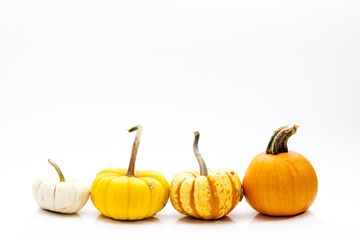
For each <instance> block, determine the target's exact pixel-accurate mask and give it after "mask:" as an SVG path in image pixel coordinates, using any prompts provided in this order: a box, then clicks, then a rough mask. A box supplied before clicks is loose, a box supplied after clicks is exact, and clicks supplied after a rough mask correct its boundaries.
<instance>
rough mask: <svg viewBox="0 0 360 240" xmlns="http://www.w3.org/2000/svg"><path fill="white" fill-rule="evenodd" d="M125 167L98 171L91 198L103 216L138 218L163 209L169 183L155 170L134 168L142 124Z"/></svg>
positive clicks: (120, 218)
mask: <svg viewBox="0 0 360 240" xmlns="http://www.w3.org/2000/svg"><path fill="white" fill-rule="evenodd" d="M136 130H137V133H136V136H135V141H134V144H133V149H132V153H131V158H130V164H129V168H128V169H122V168H107V169H105V170H102V171H101V172H99V173H98V174H97V175H96V177H95V180H94V182H93V184H92V186H91V190H90V191H91V201H92V202H93V204H94V205H95V207H96V208H97V209H98V210H99V211H100V212H101V213H102V214H103V215H105V216H107V217H110V218H113V219H117V220H140V219H144V218H148V217H151V216H153V215H154V214H156V213H157V212H159V211H160V210H161V209H163V208H164V207H165V205H166V203H167V201H168V198H169V183H168V182H167V180H166V179H165V177H164V176H163V175H162V174H161V173H159V172H156V171H148V170H147V171H139V170H135V160H136V154H137V151H138V148H139V144H140V137H141V133H142V127H141V126H140V125H138V126H135V127H133V128H131V129H129V132H133V131H136Z"/></svg>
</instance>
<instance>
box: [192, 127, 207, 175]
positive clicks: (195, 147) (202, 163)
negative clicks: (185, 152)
mask: <svg viewBox="0 0 360 240" xmlns="http://www.w3.org/2000/svg"><path fill="white" fill-rule="evenodd" d="M194 135H195V138H194V143H193V150H194V154H195V157H196V159H197V160H198V163H199V167H200V175H201V176H207V175H208V170H207V167H206V164H205V161H204V159H203V158H202V156H201V154H200V152H199V146H198V143H199V138H200V133H199V132H194Z"/></svg>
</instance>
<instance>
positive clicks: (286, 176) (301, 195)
mask: <svg viewBox="0 0 360 240" xmlns="http://www.w3.org/2000/svg"><path fill="white" fill-rule="evenodd" d="M297 128H298V126H297V125H290V126H284V127H281V128H279V129H278V130H276V131H275V132H274V134H273V135H272V137H271V139H270V142H269V144H268V147H267V149H266V152H263V153H260V154H259V155H257V156H255V158H254V159H253V160H252V161H251V163H250V165H249V167H248V169H247V171H246V173H245V176H244V179H243V190H244V195H245V198H246V201H247V202H248V203H249V204H250V205H251V206H252V207H253V208H254V209H255V210H256V211H258V212H260V213H263V214H267V215H271V216H291V215H296V214H299V213H302V212H305V211H306V210H307V209H308V208H309V207H310V206H311V204H312V203H313V202H314V200H315V198H316V194H317V190H318V179H317V176H316V172H315V170H314V168H313V166H312V165H311V163H310V162H309V161H308V160H307V159H306V158H305V157H304V156H302V155H300V154H299V153H296V152H293V151H288V148H287V142H288V139H289V137H290V136H291V135H293V134H295V133H296V131H297Z"/></svg>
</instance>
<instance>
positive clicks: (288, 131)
mask: <svg viewBox="0 0 360 240" xmlns="http://www.w3.org/2000/svg"><path fill="white" fill-rule="evenodd" d="M298 127H299V126H298V125H295V124H293V125H288V126H284V127H281V128H279V129H278V130H276V131H275V132H274V134H273V135H272V136H271V139H270V142H269V144H268V146H267V148H266V154H273V155H277V154H279V153H285V152H288V148H287V141H288V140H289V137H290V136H292V135H294V134H295V133H296V130H297V128H298Z"/></svg>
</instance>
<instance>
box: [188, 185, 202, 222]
mask: <svg viewBox="0 0 360 240" xmlns="http://www.w3.org/2000/svg"><path fill="white" fill-rule="evenodd" d="M195 180H196V178H195V179H194V181H193V184H192V188H191V192H190V207H191V209H192V210H193V211H194V215H195V216H196V217H197V218H199V217H200V215H199V214H198V212H197V211H196V205H195Z"/></svg>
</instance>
